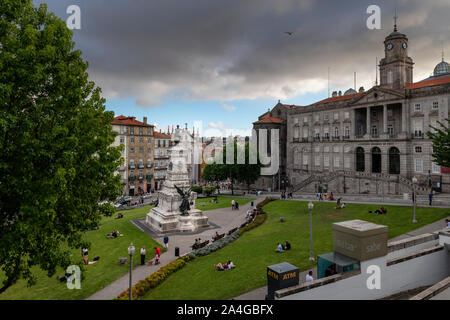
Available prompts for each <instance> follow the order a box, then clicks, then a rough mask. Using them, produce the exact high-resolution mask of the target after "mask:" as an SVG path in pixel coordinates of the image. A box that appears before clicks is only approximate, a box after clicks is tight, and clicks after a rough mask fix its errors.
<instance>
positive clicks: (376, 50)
mask: <svg viewBox="0 0 450 320" xmlns="http://www.w3.org/2000/svg"><path fill="white" fill-rule="evenodd" d="M47 3H48V6H49V8H50V9H51V10H55V12H56V14H58V15H59V16H61V17H63V18H64V19H65V18H66V16H67V15H66V14H65V8H66V7H67V6H68V5H70V4H78V5H80V7H81V10H82V30H79V31H75V32H74V34H75V38H74V39H75V41H76V42H77V48H79V49H81V50H82V51H83V55H84V57H85V58H86V59H87V60H88V61H89V65H90V69H89V72H90V76H91V78H92V79H94V80H95V81H96V82H97V83H98V85H99V86H101V87H102V88H103V91H104V93H105V95H106V96H107V97H112V96H116V97H121V96H122V97H123V96H133V97H135V98H136V99H137V101H138V103H139V104H141V105H157V104H158V103H161V101H162V99H163V98H164V97H166V96H168V95H174V94H176V95H177V96H179V97H181V98H185V99H216V100H220V101H229V100H234V99H242V98H258V97H263V98H267V97H272V98H274V99H276V98H278V97H279V96H282V98H283V97H284V98H286V97H289V96H292V95H296V94H299V92H302V93H305V92H308V90H314V88H316V89H320V88H319V87H318V86H316V85H314V84H315V83H316V82H306V81H307V80H308V79H317V81H325V84H324V85H323V86H325V87H326V78H327V68H328V67H331V70H332V83H333V85H334V86H346V87H350V86H353V72H355V71H356V72H358V79H359V80H358V82H359V83H361V84H364V85H365V86H366V87H367V86H369V85H370V84H371V81H373V80H374V79H373V78H374V77H375V75H374V74H375V71H374V69H375V67H374V65H375V56H378V57H379V58H381V57H382V55H383V40H384V37H385V36H386V35H387V34H388V33H390V32H391V31H392V24H393V21H392V16H393V12H394V6H395V3H393V2H392V1H387V0H386V1H377V3H373V1H361V0H351V1H345V2H344V1H331V0H329V1H313V0H303V1H299V0H277V1H273V0H245V1H243V0H240V1H238V0H228V1H224V0H215V1H211V0H184V1H180V0H178V1H175V0H133V1H125V0H108V1H107V0H95V1H88V0H79V1H74V0H50V1H47ZM370 4H378V5H379V6H380V7H381V13H382V27H383V30H373V31H371V30H368V29H367V28H366V19H367V17H368V15H367V14H366V8H367V6H369V5H370ZM397 8H398V13H399V21H398V24H399V30H400V31H401V32H403V33H406V34H407V35H408V37H409V39H410V47H409V48H410V55H411V56H412V58H413V59H414V61H415V62H416V65H415V74H416V75H427V73H429V72H431V71H432V67H434V65H435V64H436V63H437V62H439V60H440V48H441V41H444V44H446V47H447V51H449V54H448V55H449V56H450V43H449V36H448V35H449V33H448V31H449V26H448V23H447V20H448V16H449V14H450V7H449V3H448V1H444V0H440V1H438V0H435V1H426V2H425V1H420V0H408V1H398V2H397ZM285 31H293V32H294V35H293V36H288V35H286V34H284V32H285ZM430 68H431V69H430ZM415 80H420V79H419V78H417V77H415ZM302 81H303V82H302ZM299 83H313V84H311V87H305V88H299V87H298V85H299ZM323 86H322V87H321V88H322V89H323ZM332 89H333V88H332ZM336 89H338V90H339V89H341V90H344V89H345V88H344V87H341V88H336ZM277 95H279V96H278V97H277ZM300 103H301V102H300V101H299V104H300Z"/></svg>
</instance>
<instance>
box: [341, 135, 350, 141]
mask: <svg viewBox="0 0 450 320" xmlns="http://www.w3.org/2000/svg"><path fill="white" fill-rule="evenodd" d="M342 140H350V136H343V137H342Z"/></svg>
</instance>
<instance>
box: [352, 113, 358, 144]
mask: <svg viewBox="0 0 450 320" xmlns="http://www.w3.org/2000/svg"><path fill="white" fill-rule="evenodd" d="M350 120H351V123H350V139H352V140H355V135H356V132H357V131H356V130H358V128H357V127H356V112H355V109H352V110H351V111H350Z"/></svg>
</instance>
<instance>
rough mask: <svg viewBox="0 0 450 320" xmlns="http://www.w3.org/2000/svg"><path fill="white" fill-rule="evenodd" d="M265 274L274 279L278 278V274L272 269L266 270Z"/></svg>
mask: <svg viewBox="0 0 450 320" xmlns="http://www.w3.org/2000/svg"><path fill="white" fill-rule="evenodd" d="M267 275H268V276H269V277H272V278H274V279H275V280H278V274H277V273H275V272H273V271H272V270H268V271H267Z"/></svg>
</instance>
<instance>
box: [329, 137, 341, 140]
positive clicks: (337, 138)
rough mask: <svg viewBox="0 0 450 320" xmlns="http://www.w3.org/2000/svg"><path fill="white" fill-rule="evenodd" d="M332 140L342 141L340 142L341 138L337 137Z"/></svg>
mask: <svg viewBox="0 0 450 320" xmlns="http://www.w3.org/2000/svg"><path fill="white" fill-rule="evenodd" d="M331 139H332V140H333V141H340V140H341V137H339V136H337V137H332V138H331Z"/></svg>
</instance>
